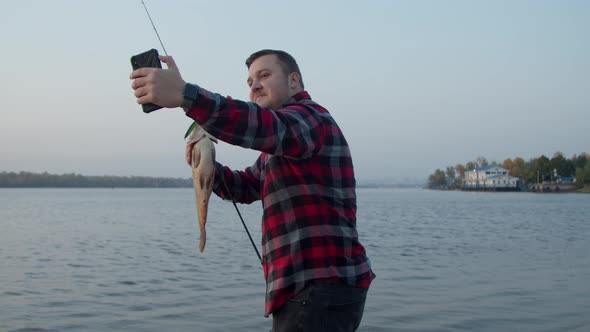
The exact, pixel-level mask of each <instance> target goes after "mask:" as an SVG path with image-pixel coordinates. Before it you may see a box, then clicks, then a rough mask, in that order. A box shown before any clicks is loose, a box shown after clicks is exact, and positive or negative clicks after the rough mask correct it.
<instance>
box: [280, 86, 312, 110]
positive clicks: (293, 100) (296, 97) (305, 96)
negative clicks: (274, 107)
mask: <svg viewBox="0 0 590 332" xmlns="http://www.w3.org/2000/svg"><path fill="white" fill-rule="evenodd" d="M305 99H308V100H311V96H310V95H309V93H307V91H305V90H303V91H301V92H298V93H296V94H294V95H292V96H291V97H290V98H289V99H287V101H285V102H284V103H283V105H282V106H285V105H289V104H295V103H297V102H299V101H302V100H305ZM282 106H281V108H282Z"/></svg>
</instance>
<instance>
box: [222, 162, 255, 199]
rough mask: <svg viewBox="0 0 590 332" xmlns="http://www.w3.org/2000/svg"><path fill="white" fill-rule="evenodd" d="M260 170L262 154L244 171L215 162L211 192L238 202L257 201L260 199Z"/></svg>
mask: <svg viewBox="0 0 590 332" xmlns="http://www.w3.org/2000/svg"><path fill="white" fill-rule="evenodd" d="M261 170H262V156H260V157H258V159H257V160H256V162H255V163H254V165H252V166H250V167H248V168H246V169H245V170H244V171H233V170H231V169H230V168H229V167H226V166H223V165H222V164H220V163H218V162H216V163H215V183H214V185H213V192H215V194H216V195H217V196H219V197H221V198H222V199H224V200H233V201H234V202H238V203H245V204H250V203H252V202H254V201H257V200H259V199H260V181H261V173H262V171H261ZM228 189H229V192H228Z"/></svg>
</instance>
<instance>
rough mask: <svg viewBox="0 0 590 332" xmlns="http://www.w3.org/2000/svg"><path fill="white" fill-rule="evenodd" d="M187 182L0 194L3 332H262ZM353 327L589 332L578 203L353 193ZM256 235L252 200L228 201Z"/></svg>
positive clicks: (229, 215) (230, 215) (223, 218)
mask: <svg viewBox="0 0 590 332" xmlns="http://www.w3.org/2000/svg"><path fill="white" fill-rule="evenodd" d="M192 195H193V192H192V190H190V189H116V190H111V189H0V226H1V227H2V228H1V229H2V231H1V232H0V262H1V269H0V285H1V288H0V308H1V310H0V330H1V331H64V330H66V331H107V330H117V331H121V330H125V331H188V330H194V331H231V330H240V331H268V330H269V329H270V326H271V322H270V319H265V318H264V317H263V309H264V307H263V301H264V289H265V286H264V280H263V276H262V269H261V267H260V264H259V262H258V259H257V257H256V253H255V252H254V250H253V248H252V247H251V244H250V242H249V240H248V237H247V236H246V234H245V232H244V230H243V226H242V225H241V223H240V221H239V219H238V218H237V215H236V213H235V211H234V210H233V206H232V205H231V204H230V203H227V202H222V201H220V200H219V199H212V201H211V211H210V214H209V218H210V220H209V221H208V224H207V227H208V229H207V237H208V241H207V247H206V249H205V252H204V253H203V254H200V253H198V249H197V246H198V245H197V243H198V236H199V235H198V234H199V232H198V226H197V219H196V212H195V207H194V205H193V204H194V200H193V196H192ZM358 196H359V198H358V207H359V210H358V225H359V234H360V237H361V242H362V243H363V244H364V245H365V247H366V249H367V252H368V255H369V258H370V259H371V262H372V264H373V267H374V270H375V273H376V274H377V279H375V280H374V282H373V284H372V286H371V289H370V291H369V296H368V298H367V304H366V309H365V315H364V318H363V322H362V324H361V328H360V330H361V331H391V330H396V331H461V330H469V331H500V330H523V331H564V330H568V331H587V330H590V319H589V318H587V317H588V316H589V314H590V301H588V300H587V299H588V298H590V283H588V282H587V276H588V275H590V258H589V257H590V256H588V254H587V253H588V252H590V241H588V238H590V223H589V222H588V220H590V213H589V212H587V211H588V206H590V204H589V203H590V195H576V194H556V195H552V194H547V195H538V194H528V193H462V192H436V191H422V190H393V189H391V190H390V189H360V190H359V191H358ZM240 209H241V212H242V214H243V215H244V218H245V220H246V223H247V224H248V227H249V229H250V232H251V233H252V236H253V238H254V239H255V241H256V242H257V243H259V242H260V240H259V239H260V230H259V228H260V216H261V208H260V204H259V203H254V204H252V205H240Z"/></svg>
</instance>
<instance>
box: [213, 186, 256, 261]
mask: <svg viewBox="0 0 590 332" xmlns="http://www.w3.org/2000/svg"><path fill="white" fill-rule="evenodd" d="M220 178H221V182H223V186H224V187H225V191H227V195H228V196H229V198H230V199H231V202H232V203H233V204H234V207H235V208H236V212H237V213H238V216H239V217H240V220H241V221H242V225H244V229H245V230H246V233H247V234H248V237H249V238H250V243H252V247H254V250H256V255H258V259H259V260H260V264H262V257H260V253H259V252H258V247H256V244H254V240H252V236H251V235H250V231H248V227H246V223H245V222H244V218H242V214H241V213H240V210H239V209H238V205H237V204H236V201H235V200H234V197H233V195H232V194H231V192H230V191H229V188H228V187H227V184H226V183H225V177H224V176H221V177H220Z"/></svg>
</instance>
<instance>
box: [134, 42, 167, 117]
mask: <svg viewBox="0 0 590 332" xmlns="http://www.w3.org/2000/svg"><path fill="white" fill-rule="evenodd" d="M131 67H133V70H135V69H138V68H143V67H152V68H162V64H161V63H160V59H159V58H158V50H156V49H155V48H152V49H151V50H149V51H146V52H143V53H140V54H137V55H134V56H132V57H131ZM141 107H142V108H143V112H144V113H150V112H153V111H155V110H159V109H160V108H162V106H160V105H156V104H143V105H141Z"/></svg>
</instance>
